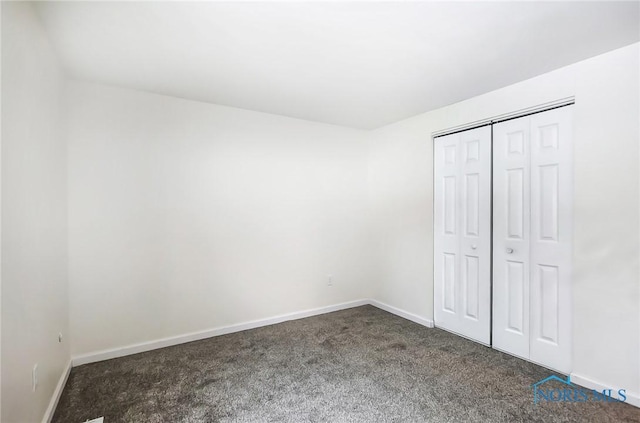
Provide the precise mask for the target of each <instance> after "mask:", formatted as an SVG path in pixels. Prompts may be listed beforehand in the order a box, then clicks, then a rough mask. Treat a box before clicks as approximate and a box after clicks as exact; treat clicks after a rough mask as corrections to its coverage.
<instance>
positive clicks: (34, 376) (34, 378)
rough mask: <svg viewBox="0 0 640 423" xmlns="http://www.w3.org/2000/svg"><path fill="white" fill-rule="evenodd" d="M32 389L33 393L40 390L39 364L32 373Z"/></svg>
mask: <svg viewBox="0 0 640 423" xmlns="http://www.w3.org/2000/svg"><path fill="white" fill-rule="evenodd" d="M31 389H32V390H33V392H35V391H36V389H38V363H36V364H34V365H33V372H32V373H31Z"/></svg>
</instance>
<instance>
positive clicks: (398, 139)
mask: <svg viewBox="0 0 640 423" xmlns="http://www.w3.org/2000/svg"><path fill="white" fill-rule="evenodd" d="M639 49H640V48H639V44H634V45H631V46H628V47H625V48H622V49H619V50H615V51H612V52H609V53H606V54H603V55H601V56H597V57H594V58H591V59H588V60H585V61H583V62H579V63H576V64H574V65H571V66H568V67H565V68H562V69H559V70H556V71H554V72H551V73H547V74H544V75H541V76H539V77H536V78H533V79H530V80H527V81H524V82H521V83H518V84H515V85H511V86H509V87H506V88H503V89H500V90H497V91H493V92H491V93H488V94H485V95H481V96H479V97H475V98H472V99H469V100H466V101H463V102H461V103H457V104H454V105H451V106H448V107H445V108H442V109H438V110H435V111H432V112H429V113H425V114H422V115H419V116H416V117H414V118H411V119H407V120H405V121H402V122H398V123H396V124H392V125H389V126H386V127H384V128H381V129H379V130H376V131H374V132H373V133H372V134H371V143H372V145H371V150H370V167H369V185H370V188H369V189H370V196H371V206H372V209H374V210H376V215H375V216H374V217H373V219H374V223H373V227H376V228H378V234H377V241H376V243H375V245H376V251H377V253H376V254H377V259H376V260H375V262H376V263H377V268H376V274H377V275H378V278H377V279H376V282H375V285H376V291H375V292H376V293H375V294H374V296H376V297H377V298H378V299H379V300H381V301H384V302H386V303H388V304H390V305H393V306H395V307H399V308H401V309H404V310H406V311H409V312H411V313H415V314H417V315H419V316H422V317H424V318H427V319H431V318H433V233H432V224H433V214H432V204H433V190H432V185H433V166H432V142H431V133H432V132H434V131H438V130H442V129H446V128H449V127H453V126H457V125H462V124H465V123H468V122H473V121H476V120H480V119H485V118H490V117H492V116H497V115H500V114H503V113H509V112H513V111H516V110H519V109H523V108H526V107H530V106H535V105H538V104H543V103H546V102H549V101H554V100H558V99H561V98H564V97H568V96H573V95H575V100H576V104H575V117H574V118H575V141H574V142H575V147H574V161H575V197H574V198H575V200H574V201H575V204H574V224H575V229H574V258H573V260H574V272H575V274H574V281H573V283H574V287H573V296H574V305H573V320H574V330H573V333H574V334H573V336H574V344H573V346H574V359H573V368H574V373H575V374H577V375H580V376H583V377H586V378H588V379H591V380H593V381H596V382H601V383H604V384H605V385H610V386H612V387H616V386H617V387H621V388H626V389H628V390H629V391H633V392H635V394H636V395H638V393H639V392H640V379H639V376H640V368H639V367H640V363H639V361H640V349H639V339H638V338H639V336H638V335H639V333H640V319H639V315H640V298H639V285H640V284H639V281H640V277H639V270H638V258H639V237H638V230H639V217H640V210H639V202H638V199H639V197H638V188H639V176H640V175H639V173H638V167H639V161H638V154H639V151H638V145H639V139H640V131H639V126H638V125H639V120H640V118H639V116H640V106H639V93H640V90H639V86H638V84H639V76H640V75H639V70H638V67H639V65H638V58H639Z"/></svg>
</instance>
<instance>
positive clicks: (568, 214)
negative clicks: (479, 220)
mask: <svg viewBox="0 0 640 423" xmlns="http://www.w3.org/2000/svg"><path fill="white" fill-rule="evenodd" d="M573 104H575V98H574V97H567V98H563V99H560V100H557V101H552V102H549V103H545V104H541V105H538V106H533V107H530V108H527V109H522V110H520V111H517V112H513V113H507V114H503V115H499V116H495V117H493V118H489V119H485V120H480V121H476V122H474V123H471V124H467V125H460V126H458V127H454V128H449V129H446V130H441V131H436V132H433V133H432V134H431V141H432V152H433V155H432V157H433V163H434V167H433V183H434V186H433V190H434V191H433V195H434V197H433V198H434V203H433V207H434V210H433V213H434V215H433V228H434V244H433V248H434V250H433V251H434V273H433V275H434V283H433V289H434V302H433V304H434V322H436V318H435V315H436V310H435V309H436V305H435V298H436V297H435V295H436V291H437V289H436V274H435V271H436V263H435V260H436V259H437V257H436V251H437V246H436V236H435V234H436V233H435V229H436V228H435V225H436V214H435V213H436V207H438V206H437V204H436V201H435V197H436V191H435V188H436V187H435V183H436V170H435V160H436V156H435V154H436V148H435V140H436V138H437V137H441V136H445V135H450V134H454V133H459V132H462V131H466V130H470V129H476V128H479V127H482V126H486V125H491V128H492V137H491V142H492V143H491V146H492V158H493V148H495V145H494V137H493V125H495V124H497V123H501V122H507V121H511V120H517V119H520V118H523V117H530V116H532V115H538V114H541V113H543V112H547V111H551V110H554V109H560V108H563V109H564V110H566V111H567V113H572V111H573V108H571V107H566V108H565V106H572V105H573ZM567 127H568V129H567V130H568V131H570V132H571V133H570V135H569V136H570V147H569V150H566V149H565V150H564V151H563V152H562V154H563V155H565V157H567V156H566V155H567V154H568V157H569V162H568V163H569V165H568V166H566V168H568V169H564V170H562V173H563V174H564V176H563V177H564V178H565V179H566V178H569V182H568V184H565V186H564V188H561V189H560V193H559V196H561V197H563V198H565V197H568V198H569V203H570V204H569V206H568V207H561V208H560V210H559V213H560V214H561V216H560V217H559V219H564V220H565V226H566V228H565V229H564V230H563V231H562V232H563V235H561V237H562V238H563V240H565V241H567V242H568V243H569V246H568V249H565V251H564V252H563V253H562V256H563V257H565V258H567V257H568V260H569V261H568V266H566V267H567V269H566V270H564V271H563V273H564V276H563V277H564V278H567V280H568V282H567V283H565V284H564V286H563V287H560V288H559V291H558V298H559V300H560V297H563V298H565V306H566V310H565V311H564V312H563V314H565V318H567V319H569V320H568V324H566V325H564V327H563V328H561V329H560V331H559V332H560V333H561V336H562V337H563V338H564V339H565V342H568V343H569V347H568V348H567V351H568V353H567V354H565V356H564V357H563V358H562V359H561V360H560V364H559V365H556V366H554V365H549V364H547V363H544V362H542V361H544V358H545V356H549V355H551V354H553V352H551V351H545V348H544V342H543V343H542V347H543V348H538V350H539V351H538V353H537V354H533V355H534V356H533V357H532V354H531V349H532V347H531V345H529V346H528V349H529V353H528V354H527V355H525V354H522V355H519V354H514V353H512V352H508V353H509V354H512V355H516V356H520V357H521V358H523V359H525V360H527V361H531V362H534V363H536V364H539V365H541V366H543V367H548V368H550V369H552V370H555V371H558V372H560V373H565V374H569V373H570V372H571V370H572V343H573V342H572V333H573V322H572V308H573V295H572V288H573V276H572V265H573V262H572V248H573V222H572V220H573V215H572V210H573V189H574V186H573V147H572V146H573V129H572V125H571V122H570V121H569V125H567ZM531 138H533V135H531ZM531 141H532V140H529V142H531ZM530 154H532V153H530ZM492 166H493V163H492ZM529 166H530V168H531V167H532V166H533V165H532V164H531V163H530V164H529ZM532 177H533V176H531V169H529V178H532ZM528 183H530V181H528ZM493 184H494V181H493V167H492V185H491V197H492V202H491V205H492V207H491V227H492V229H491V232H492V236H491V263H492V264H491V277H490V283H491V297H490V298H491V300H490V308H491V314H490V327H491V330H490V342H489V344H488V345H489V346H491V347H492V348H494V349H499V348H496V346H495V345H494V337H495V333H494V321H495V320H494V319H495V316H494V315H493V313H494V307H493V301H494V299H495V298H494V295H495V292H494V286H493V285H494V273H493V271H494V269H493V266H494V265H495V263H494V255H495V244H494V233H493V223H494V215H493V213H494V210H493V206H494V201H493V196H494V195H495V194H494V189H493V188H494V185H493ZM531 194H532V195H533V192H532V193H531ZM530 218H531V219H533V216H532V214H531V213H530ZM536 218H537V217H536ZM567 219H568V224H567V223H566V220H567ZM533 231H534V228H530V230H529V233H530V234H529V235H530V236H531V237H533V236H534V234H533ZM529 249H530V250H531V249H532V247H531V246H530V247H529ZM505 252H506V251H505ZM529 254H530V257H531V256H532V255H533V254H534V253H533V252H532V251H530V252H529ZM533 260H535V259H534V258H533V257H531V258H530V259H529V261H530V266H533V264H532V263H533ZM526 275H527V278H528V279H531V278H534V277H536V278H538V279H539V276H540V275H539V274H535V276H534V272H533V271H532V269H529V270H528V271H527V272H526ZM528 283H531V281H528ZM532 288H533V287H531V286H529V287H528V288H527V289H529V292H530V293H531V289H532ZM531 295H532V296H534V295H537V296H538V298H539V297H540V295H541V293H540V291H539V290H538V292H537V293H531ZM567 299H568V300H567ZM530 302H531V301H529V304H527V307H530ZM538 305H539V304H538ZM530 314H531V312H529V313H527V317H526V318H527V319H528V318H529V315H530ZM436 326H438V325H437V323H436ZM540 326H541V322H537V323H536V324H533V323H532V322H527V325H526V326H525V327H526V328H527V331H528V332H529V336H530V338H529V344H532V343H533V342H532V341H531V336H533V334H534V333H538V334H540V330H541V329H540ZM459 335H461V334H459ZM461 336H463V337H467V336H465V335H461ZM467 338H469V337H467ZM470 339H472V338H470ZM472 340H474V339H472ZM536 340H537V341H539V339H536ZM474 341H475V340H474ZM543 341H545V340H544V339H543ZM476 342H477V341H476ZM481 343H482V342H481Z"/></svg>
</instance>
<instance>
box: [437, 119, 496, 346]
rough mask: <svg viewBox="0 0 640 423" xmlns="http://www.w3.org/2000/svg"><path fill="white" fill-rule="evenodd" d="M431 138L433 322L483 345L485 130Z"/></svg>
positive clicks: (487, 204) (486, 333)
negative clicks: (433, 188) (432, 163)
mask: <svg viewBox="0 0 640 423" xmlns="http://www.w3.org/2000/svg"><path fill="white" fill-rule="evenodd" d="M434 142H435V146H434V158H435V178H434V187H435V193H434V199H435V207H434V237H435V258H434V263H435V287H434V306H435V313H434V314H435V322H436V325H437V326H439V327H441V328H444V329H447V330H450V331H452V332H456V333H459V334H461V335H463V336H466V337H468V338H471V339H475V340H477V341H479V342H482V343H485V344H489V342H490V329H491V328H490V320H491V304H490V301H491V298H490V297H491V290H490V284H491V281H490V278H491V273H490V272H491V268H490V264H491V218H490V216H491V201H490V198H491V129H490V127H488V126H487V127H482V128H477V129H473V130H469V131H465V132H461V133H458V134H452V135H447V136H444V137H439V138H436V139H435V141H434Z"/></svg>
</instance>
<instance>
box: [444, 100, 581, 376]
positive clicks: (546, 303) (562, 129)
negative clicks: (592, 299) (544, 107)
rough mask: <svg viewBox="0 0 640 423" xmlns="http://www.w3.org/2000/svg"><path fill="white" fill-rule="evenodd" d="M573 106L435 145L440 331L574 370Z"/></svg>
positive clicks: (457, 135) (469, 132)
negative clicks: (572, 336)
mask: <svg viewBox="0 0 640 423" xmlns="http://www.w3.org/2000/svg"><path fill="white" fill-rule="evenodd" d="M572 175H573V169H572V107H571V106H564V107H558V108H555V109H552V110H548V111H544V112H539V113H535V114H530V115H527V116H523V117H519V118H515V119H510V120H505V121H502V122H497V123H492V124H489V125H486V126H483V127H480V128H475V129H470V130H466V131H462V132H458V133H453V134H449V135H445V136H440V137H436V138H435V139H434V241H435V248H434V255H435V256H434V281H435V283H434V317H435V323H436V326H438V327H440V328H442V329H446V330H449V331H451V332H455V333H457V334H459V335H462V336H465V337H467V338H470V339H473V340H475V341H478V342H481V343H483V344H487V345H492V346H493V347H494V348H496V349H499V350H501V351H504V352H507V353H510V354H513V355H516V356H519V357H522V358H524V359H527V360H530V361H533V362H536V363H538V364H541V365H543V366H546V367H549V368H551V369H554V370H557V371H560V372H564V373H568V372H570V371H571V239H572Z"/></svg>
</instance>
